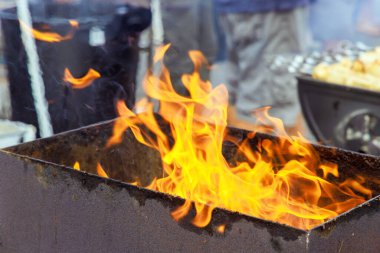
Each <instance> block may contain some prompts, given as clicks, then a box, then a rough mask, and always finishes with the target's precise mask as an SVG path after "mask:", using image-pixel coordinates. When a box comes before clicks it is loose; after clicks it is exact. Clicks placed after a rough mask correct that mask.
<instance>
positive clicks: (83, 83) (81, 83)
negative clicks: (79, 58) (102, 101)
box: [63, 68, 101, 89]
mask: <svg viewBox="0 0 380 253" xmlns="http://www.w3.org/2000/svg"><path fill="white" fill-rule="evenodd" d="M100 77H101V75H100V73H99V72H97V71H96V70H94V69H89V71H88V72H87V74H86V75H85V76H83V77H81V78H75V77H73V75H72V74H71V72H70V70H69V69H68V68H65V76H64V78H63V81H65V82H68V83H70V84H71V86H72V87H73V88H74V89H84V88H86V87H88V86H90V85H91V84H92V82H93V81H94V80H96V79H98V78H100Z"/></svg>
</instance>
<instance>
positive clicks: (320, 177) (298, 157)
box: [108, 46, 372, 229]
mask: <svg viewBox="0 0 380 253" xmlns="http://www.w3.org/2000/svg"><path fill="white" fill-rule="evenodd" d="M168 48H169V47H168V46H165V47H162V48H161V49H160V50H159V51H158V52H157V54H156V55H155V58H154V59H155V60H156V61H161V63H162V59H163V57H164V55H165V52H166V50H168ZM189 56H190V58H191V59H192V61H193V62H194V66H195V67H194V72H193V73H191V74H185V75H183V76H182V82H183V84H184V86H185V87H186V88H187V90H188V91H189V94H190V96H189V97H184V96H181V95H180V94H178V93H177V92H176V91H175V90H174V88H173V86H172V84H171V80H170V74H169V71H168V70H167V69H166V68H165V66H163V68H162V75H161V76H160V77H159V78H158V77H156V76H154V75H153V74H152V73H151V72H149V73H148V74H147V76H146V78H145V82H144V88H145V91H146V94H147V95H148V96H149V97H150V98H152V99H156V100H158V101H159V102H160V110H159V114H160V115H161V116H162V118H163V119H165V120H166V121H167V122H168V123H169V124H170V128H171V136H172V138H173V139H174V144H170V143H169V139H168V137H167V136H166V134H165V133H164V132H163V130H162V129H161V128H160V126H159V124H158V122H157V121H156V118H155V116H154V112H153V109H154V107H153V103H152V102H150V101H148V100H147V99H144V100H142V101H140V102H139V103H138V105H137V107H138V108H139V111H141V113H140V114H135V113H134V112H132V111H131V110H129V109H128V108H127V106H126V105H125V103H124V102H123V101H119V103H118V105H117V108H118V112H119V114H120V116H121V117H120V118H118V119H117V120H116V122H115V126H114V132H113V136H112V137H111V138H110V140H109V141H108V146H110V145H114V144H117V143H120V142H121V141H122V136H123V134H124V132H125V131H126V130H127V129H130V130H131V131H132V133H133V134H134V136H135V138H136V139H137V140H138V141H139V142H140V143H142V144H145V145H147V146H149V147H151V148H153V149H156V150H157V151H158V152H159V153H160V155H161V158H162V167H163V172H164V176H163V177H162V178H155V179H154V180H153V181H152V182H151V183H150V184H149V186H147V187H146V188H148V189H152V190H157V191H160V192H164V193H167V194H170V195H174V196H179V197H182V198H184V199H186V201H185V203H184V204H183V205H182V206H181V207H179V208H178V209H177V210H175V211H174V212H172V217H173V218H174V219H175V220H177V221H178V220H180V219H182V218H183V217H184V216H186V215H187V214H188V213H189V210H190V209H191V207H192V206H193V204H194V207H195V210H196V215H195V217H194V219H193V221H192V222H193V224H194V225H195V226H198V227H204V226H207V225H208V224H209V222H210V220H211V217H212V212H213V209H214V208H215V207H220V208H225V209H228V210H232V211H237V212H241V213H244V214H248V215H251V216H254V217H258V218H262V219H267V220H272V221H276V222H279V223H284V224H287V225H290V226H294V227H297V228H300V229H310V228H313V227H315V226H317V225H320V224H322V223H323V222H325V221H326V220H328V219H331V218H333V217H336V216H337V215H338V214H340V213H342V212H344V211H347V210H349V209H351V208H353V207H355V206H357V205H359V204H361V203H363V202H364V201H366V200H367V199H369V198H370V197H371V194H372V193H371V191H370V190H369V189H367V188H366V187H364V186H363V184H364V183H365V180H364V179H363V178H360V177H358V178H351V179H347V180H345V181H343V182H342V180H339V171H338V166H337V165H336V164H332V163H329V162H324V161H322V160H321V159H320V158H319V155H318V153H317V152H316V151H315V150H314V148H313V146H312V145H311V144H309V143H308V142H307V141H306V139H305V138H303V137H302V135H300V134H299V135H298V136H288V135H287V133H286V131H285V128H284V125H283V123H282V121H281V120H279V119H277V118H274V117H271V116H270V115H269V114H268V111H269V108H262V109H260V110H258V111H256V112H255V117H256V118H257V120H258V122H259V123H260V124H261V125H263V126H264V127H262V129H261V128H260V130H265V131H266V132H268V131H269V132H271V133H275V134H277V135H279V136H281V137H282V138H280V139H279V140H276V141H274V140H269V139H264V140H263V141H261V142H259V143H258V144H257V146H256V147H252V144H251V142H250V140H251V139H252V138H254V136H255V133H254V132H253V133H251V134H249V135H248V137H247V139H245V140H243V141H240V140H236V138H235V137H234V136H231V135H229V134H228V128H227V107H228V92H227V89H226V87H225V86H223V85H220V86H217V87H216V88H212V85H211V83H210V82H208V81H204V80H202V79H201V77H200V74H199V70H200V67H201V64H202V63H204V61H205V59H204V57H203V56H202V55H201V53H200V52H197V51H190V52H189ZM141 125H144V126H145V128H140V127H139V126H141ZM146 129H148V130H149V131H147V130H146ZM225 140H228V141H230V142H233V143H235V144H236V145H237V147H238V153H237V155H236V161H233V163H229V162H228V161H226V159H225V158H224V156H223V153H222V148H223V143H224V141H225ZM331 178H332V179H334V180H333V181H329V179H331ZM339 182H340V183H339Z"/></svg>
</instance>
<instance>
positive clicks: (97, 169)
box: [96, 163, 109, 178]
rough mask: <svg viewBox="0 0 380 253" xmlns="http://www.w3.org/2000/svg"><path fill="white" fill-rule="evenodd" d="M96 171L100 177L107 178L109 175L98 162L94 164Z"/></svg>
mask: <svg viewBox="0 0 380 253" xmlns="http://www.w3.org/2000/svg"><path fill="white" fill-rule="evenodd" d="M96 172H97V173H98V175H99V176H100V177H104V178H109V176H108V175H107V173H106V172H105V171H104V169H103V167H102V165H100V163H98V164H97V166H96Z"/></svg>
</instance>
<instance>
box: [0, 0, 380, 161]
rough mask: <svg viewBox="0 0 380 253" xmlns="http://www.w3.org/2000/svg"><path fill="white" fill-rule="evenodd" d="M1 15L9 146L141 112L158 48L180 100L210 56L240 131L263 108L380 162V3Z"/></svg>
mask: <svg viewBox="0 0 380 253" xmlns="http://www.w3.org/2000/svg"><path fill="white" fill-rule="evenodd" d="M0 9H1V14H0V19H1V33H0V36H1V38H0V41H1V42H0V47H1V50H0V51H1V53H0V148H1V147H6V146H11V145H15V144H17V143H20V142H25V141H30V140H33V139H34V138H40V137H49V136H51V135H53V134H57V133H59V132H63V131H68V130H71V129H75V128H79V127H83V126H86V125H89V124H94V123H96V122H100V121H104V120H110V119H113V118H115V117H116V116H117V114H116V111H115V105H116V103H117V101H118V100H120V99H122V100H124V101H125V102H126V104H127V105H128V107H129V108H133V107H134V105H135V102H136V101H138V100H139V99H141V98H143V97H144V91H143V89H142V85H141V84H142V82H143V79H144V75H145V73H146V72H147V71H148V70H149V69H150V68H151V67H152V66H153V55H154V52H155V50H156V49H157V48H158V47H159V46H161V45H164V44H167V43H171V48H170V49H169V51H168V52H167V55H166V56H165V65H166V66H167V67H168V69H169V70H170V73H171V78H172V82H173V84H174V86H175V89H176V90H177V92H179V93H180V94H183V95H184V96H186V95H187V91H186V89H185V88H184V87H183V85H182V82H181V75H182V74H183V73H189V72H191V71H192V70H193V65H192V63H191V61H190V59H189V57H188V51H190V50H200V51H201V52H202V53H203V54H204V55H205V57H206V59H207V61H208V63H209V64H210V65H212V67H210V68H205V69H202V77H203V79H205V80H210V81H211V83H212V84H213V85H214V86H217V85H219V84H224V85H226V86H227V88H228V90H229V110H228V124H229V125H230V126H233V127H238V128H244V129H249V130H255V129H257V127H258V123H257V120H256V119H255V117H254V116H253V115H254V112H255V110H256V109H257V108H262V107H266V106H270V107H271V110H270V114H271V115H272V116H275V117H278V118H280V119H282V121H283V122H284V125H285V128H286V130H287V131H288V132H289V133H290V134H297V133H301V134H303V135H304V136H306V137H307V138H308V139H311V140H313V141H315V142H320V143H323V144H327V145H333V146H338V147H342V148H347V149H351V150H354V151H359V152H365V153H369V154H375V155H378V154H380V151H379V150H380V137H379V136H380V134H379V132H380V126H379V125H378V119H379V118H380V116H379V115H378V113H379V112H378V111H379V110H378V109H379V108H378V104H379V102H378V101H380V100H379V98H380V93H379V90H380V89H378V88H377V85H378V83H379V84H380V82H377V78H380V75H378V73H380V69H379V71H377V66H376V64H377V61H379V62H380V57H379V55H378V52H377V49H376V47H377V46H378V45H379V42H380V16H379V15H378V13H379V12H380V2H379V1H375V0H334V1H330V0H266V1H259V0H202V1H200V0H111V1H101V0H29V1H28V0H1V1H0ZM363 55H364V56H363ZM363 57H364V58H363ZM365 57H366V58H365ZM342 62H343V63H342ZM321 66H322V67H323V68H322V67H321ZM358 66H359V67H358ZM374 69H375V70H374ZM321 71H322V72H321ZM342 76H343V77H342ZM348 76H350V79H348V78H347V77H348ZM333 77H334V78H333ZM351 77H352V78H351ZM353 80H354V81H353Z"/></svg>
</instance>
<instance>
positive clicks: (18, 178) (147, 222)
mask: <svg viewBox="0 0 380 253" xmlns="http://www.w3.org/2000/svg"><path fill="white" fill-rule="evenodd" d="M113 123H114V122H113V121H110V122H105V123H101V124H97V125H93V126H90V127H87V128H82V129H79V130H75V131H71V132H67V133H63V134H59V135H56V136H54V137H50V138H47V139H40V140H37V141H34V142H30V143H26V144H22V145H19V146H15V147H11V148H8V149H7V150H5V151H1V152H0V161H1V177H0V178H1V179H0V198H1V201H0V203H1V205H2V206H1V212H0V251H1V252H377V251H378V249H379V248H380V242H379V240H377V237H378V235H379V234H380V202H379V200H380V196H379V195H380V186H379V185H377V184H371V183H368V185H366V187H368V188H370V189H371V190H373V193H374V194H373V195H374V196H377V197H375V198H373V199H371V200H369V201H368V202H366V203H364V204H362V205H360V206H358V207H357V208H355V209H354V210H351V211H348V212H346V213H344V214H342V215H340V216H338V217H336V218H335V219H333V220H330V221H328V222H326V223H324V224H323V225H321V226H318V227H315V228H313V229H311V230H309V231H304V230H300V229H296V228H293V227H289V226H286V225H282V224H278V223H275V222H271V221H267V220H262V219H258V218H255V217H250V216H246V215H242V214H239V213H235V212H230V211H227V210H223V209H215V210H214V211H213V215H212V220H211V222H210V224H209V225H207V226H206V227H205V228H197V227H194V226H193V225H191V223H190V221H191V216H194V214H195V211H194V210H192V211H190V213H189V214H188V217H185V218H184V219H182V220H180V221H179V222H176V221H174V220H173V219H172V218H171V217H170V210H174V209H175V208H177V207H178V206H180V205H182V204H183V202H184V200H183V199H181V198H178V197H174V196H169V195H166V194H163V193H159V192H154V191H150V190H147V189H144V188H141V187H137V186H133V185H131V184H128V183H125V182H132V181H135V180H136V179H139V180H140V181H141V183H142V184H143V185H144V184H148V183H149V182H151V180H152V179H153V178H154V177H155V176H158V177H159V176H161V174H162V169H161V160H160V156H159V154H158V153H157V152H156V151H154V150H153V149H150V148H148V147H146V146H144V145H142V144H140V143H138V141H137V140H136V139H135V137H134V136H133V134H132V133H131V132H130V131H127V132H126V133H125V136H124V141H123V142H122V143H121V144H119V145H117V146H113V147H111V148H108V149H105V148H104V146H105V144H106V142H107V140H108V139H109V137H110V136H111V134H112V129H113ZM229 132H230V134H232V135H233V136H235V137H236V138H237V139H245V137H246V136H247V134H248V132H247V131H244V130H239V129H229ZM264 139H265V140H270V141H278V138H276V137H273V136H270V135H265V134H256V136H255V138H253V139H251V140H250V141H251V144H252V147H255V146H256V144H257V143H258V142H261V141H263V140H264ZM315 149H316V150H317V152H318V153H319V155H320V157H321V159H322V160H326V161H330V162H333V163H337V164H338V165H339V168H340V171H341V176H342V177H343V178H345V177H351V176H353V175H363V176H366V177H371V178H373V179H379V180H380V171H379V169H378V168H379V167H380V160H379V159H378V158H376V157H373V156H369V155H362V154H358V153H353V152H350V151H343V150H340V149H338V148H329V147H324V146H315ZM223 152H224V155H225V157H226V158H227V160H228V159H230V158H232V157H234V154H235V152H236V148H235V146H234V145H232V144H231V143H228V142H226V143H225V146H224V151H223ZM76 161H79V162H80V164H81V169H82V171H76V170H73V169H72V168H71V167H72V165H73V164H74V163H75V162H76ZM98 162H100V163H101V164H102V165H104V168H105V169H106V172H107V174H108V175H109V177H110V179H105V178H101V177H98V176H96V175H95V174H96V169H95V168H96V164H97V163H98ZM220 225H226V230H225V232H224V233H223V234H221V233H219V232H217V229H216V228H217V227H218V226H220Z"/></svg>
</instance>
